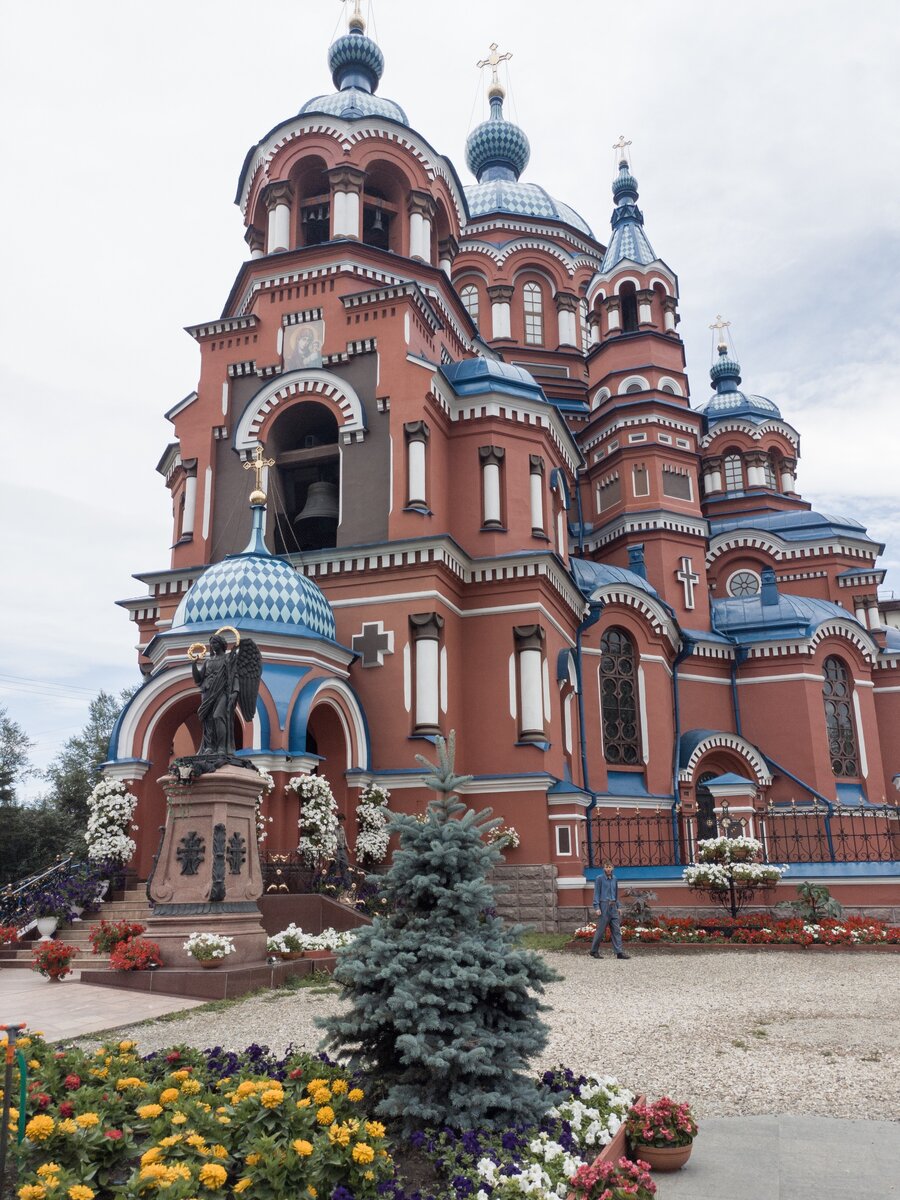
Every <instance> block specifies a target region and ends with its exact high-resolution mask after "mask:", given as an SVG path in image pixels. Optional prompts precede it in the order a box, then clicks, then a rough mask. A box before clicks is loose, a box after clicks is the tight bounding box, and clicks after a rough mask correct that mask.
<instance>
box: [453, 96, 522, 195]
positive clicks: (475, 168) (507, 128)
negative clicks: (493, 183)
mask: <svg viewBox="0 0 900 1200" xmlns="http://www.w3.org/2000/svg"><path fill="white" fill-rule="evenodd" d="M530 157H531V146H530V145H529V142H528V138H527V137H526V136H525V132H524V130H522V129H520V128H519V126H518V125H514V124H513V123H512V121H507V120H506V119H505V118H504V116H503V98H502V96H498V95H493V96H491V115H490V117H489V118H488V120H487V121H482V123H481V124H480V125H478V126H477V127H476V128H475V129H473V130H472V132H471V133H470V134H469V136H468V138H467V139H466V164H467V165H468V168H469V170H470V171H471V172H472V174H473V175H474V176H475V178H476V179H477V180H478V182H479V183H483V182H487V181H489V180H491V179H513V180H517V179H518V178H519V176H520V175H521V174H522V172H523V171H524V170H525V168H526V166H527V165H528V160H529V158H530Z"/></svg>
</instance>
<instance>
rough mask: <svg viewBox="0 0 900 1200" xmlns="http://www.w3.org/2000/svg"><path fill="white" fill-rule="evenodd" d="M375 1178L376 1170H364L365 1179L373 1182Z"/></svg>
mask: <svg viewBox="0 0 900 1200" xmlns="http://www.w3.org/2000/svg"><path fill="white" fill-rule="evenodd" d="M374 1178H375V1172H374V1171H363V1179H365V1180H367V1181H368V1182H369V1183H371V1182H372V1180H373V1179H374Z"/></svg>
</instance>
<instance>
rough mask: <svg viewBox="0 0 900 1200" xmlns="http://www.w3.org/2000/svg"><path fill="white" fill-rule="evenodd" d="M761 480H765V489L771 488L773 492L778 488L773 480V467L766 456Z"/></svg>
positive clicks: (769, 458) (770, 460)
mask: <svg viewBox="0 0 900 1200" xmlns="http://www.w3.org/2000/svg"><path fill="white" fill-rule="evenodd" d="M763 478H764V479H765V484H766V487H767V488H771V489H772V491H773V492H774V491H775V490H776V489H777V488H778V484H777V482H776V479H775V466H774V464H773V462H772V459H771V457H770V456H769V455H768V454H767V455H766V457H765V461H764V462H763Z"/></svg>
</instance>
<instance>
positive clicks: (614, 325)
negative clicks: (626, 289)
mask: <svg viewBox="0 0 900 1200" xmlns="http://www.w3.org/2000/svg"><path fill="white" fill-rule="evenodd" d="M606 323H607V326H608V328H609V331H610V333H611V332H612V331H613V330H614V329H619V328H620V327H621V323H620V314H619V305H618V304H615V305H610V307H609V309H608V311H607V314H606Z"/></svg>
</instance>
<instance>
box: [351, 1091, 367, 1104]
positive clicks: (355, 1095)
mask: <svg viewBox="0 0 900 1200" xmlns="http://www.w3.org/2000/svg"><path fill="white" fill-rule="evenodd" d="M365 1094H366V1093H365V1092H364V1091H363V1090H362V1088H351V1089H350V1091H349V1092H348V1093H347V1099H348V1100H352V1101H353V1103H354V1104H359V1102H360V1100H362V1098H363V1097H364V1096H365Z"/></svg>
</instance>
